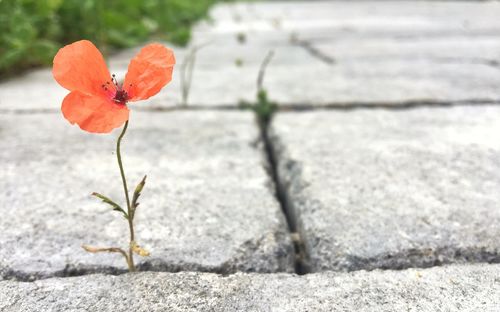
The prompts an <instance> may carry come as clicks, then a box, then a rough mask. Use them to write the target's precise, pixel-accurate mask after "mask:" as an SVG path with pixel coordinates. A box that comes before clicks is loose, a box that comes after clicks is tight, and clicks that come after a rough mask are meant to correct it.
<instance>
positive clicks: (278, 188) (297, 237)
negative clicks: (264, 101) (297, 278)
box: [258, 118, 307, 275]
mask: <svg viewBox="0 0 500 312" xmlns="http://www.w3.org/2000/svg"><path fill="white" fill-rule="evenodd" d="M271 122H272V118H270V119H269V120H268V121H261V120H258V124H259V129H260V133H261V138H262V142H263V143H264V152H265V153H266V156H267V160H268V164H269V175H270V177H271V179H272V181H273V184H274V188H275V196H276V199H277V201H278V203H279V204H280V207H281V210H282V212H283V214H284V216H285V220H286V223H287V225H288V232H289V233H290V238H291V240H292V242H293V246H294V256H295V273H297V274H299V275H302V274H305V273H307V270H306V268H305V266H304V259H305V256H306V253H305V251H304V245H303V240H302V239H301V234H300V233H299V232H297V227H296V218H295V216H294V214H293V211H292V210H291V208H290V204H289V202H288V201H287V196H286V193H285V192H286V190H285V189H284V187H283V185H282V182H281V181H280V179H279V175H278V167H277V158H276V155H275V151H274V147H273V144H272V141H271V139H270V138H269V133H268V131H269V124H270V123H271Z"/></svg>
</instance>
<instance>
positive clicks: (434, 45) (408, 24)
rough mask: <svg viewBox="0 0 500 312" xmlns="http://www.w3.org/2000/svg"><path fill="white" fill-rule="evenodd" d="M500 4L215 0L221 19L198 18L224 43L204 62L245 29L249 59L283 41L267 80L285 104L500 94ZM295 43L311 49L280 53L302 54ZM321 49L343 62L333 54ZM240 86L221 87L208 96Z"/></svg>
mask: <svg viewBox="0 0 500 312" xmlns="http://www.w3.org/2000/svg"><path fill="white" fill-rule="evenodd" d="M499 13H500V5H499V4H498V3H496V2H473V3H471V2H463V1H460V2H453V1H450V2H431V1H397V2H396V1H376V2H369V1H302V2H300V1H293V2H280V1H273V2H267V3H260V2H259V3H236V4H227V5H219V6H217V7H215V8H214V10H213V11H212V14H211V15H212V17H213V22H207V23H201V24H200V25H199V26H198V28H197V29H196V30H195V33H194V42H207V41H213V42H215V43H219V44H216V45H215V46H216V47H215V48H214V51H210V50H208V49H207V50H205V51H200V63H203V59H205V60H207V61H208V62H211V63H212V64H214V63H215V64H224V63H230V62H231V61H230V60H227V57H226V55H227V53H229V54H231V53H232V52H226V51H234V47H233V46H234V45H236V43H235V42H236V40H235V38H236V37H237V36H238V35H239V34H245V36H246V38H247V43H246V44H244V46H246V47H247V49H246V50H244V52H242V53H241V56H240V57H241V58H242V59H249V60H250V63H252V60H254V59H258V58H262V56H260V55H262V51H263V50H269V49H275V50H276V52H277V53H276V59H275V60H274V61H273V62H272V63H271V65H270V66H269V69H268V72H267V74H266V88H267V89H268V91H269V93H270V96H271V97H272V98H273V99H275V100H276V101H278V102H280V103H282V104H292V105H295V104H297V105H328V104H334V105H350V104H356V103H359V102H362V103H366V104H368V105H369V104H374V103H383V104H393V105H397V104H400V103H401V102H413V101H431V102H450V101H466V100H475V101H477V100H485V101H498V100H499V99H500V93H499V92H498V88H497V86H498V85H499V83H500V71H499V70H498V64H499V61H500V59H499V57H498V55H500V54H499V52H500V40H498V38H497V37H498V36H497V35H496V34H497V33H498V31H499V30H500V22H499V20H498V18H497V16H498V14H499ZM231 39H233V40H231ZM292 39H293V40H292ZM294 48H300V49H303V50H304V51H303V52H305V54H304V55H303V56H301V57H297V58H296V59H295V60H294V61H293V62H288V63H287V62H282V61H280V59H279V58H283V59H286V58H287V57H286V56H283V55H288V54H291V55H297V52H294ZM221 50H224V53H220V51H221ZM318 54H319V55H320V56H322V57H324V56H326V57H329V58H331V59H333V60H334V61H335V62H334V63H333V64H327V63H325V62H323V61H321V57H318ZM257 56H259V57H257ZM255 66H257V65H255ZM197 70H199V71H202V72H203V71H204V69H203V68H202V67H199V68H197ZM200 75H202V73H200ZM221 76H222V77H219V78H218V79H217V81H216V82H214V83H220V85H219V86H218V87H217V86H216V85H213V84H210V86H211V89H215V90H219V89H220V90H226V89H225V86H226V85H227V84H228V82H230V81H231V80H226V79H224V78H223V77H224V76H225V75H221ZM251 78H252V79H250V80H249V81H248V82H247V84H250V81H251V80H253V76H251ZM247 79H249V77H247V76H245V75H242V77H241V78H240V80H247ZM193 91H195V92H194V94H193V100H194V99H197V91H196V88H195V89H194V90H193ZM230 93H232V92H230ZM238 96H241V94H234V95H232V94H227V93H225V94H224V98H221V97H217V96H215V95H214V96H213V97H212V96H210V97H208V98H205V99H204V102H202V103H203V104H207V105H208V104H210V103H211V102H217V99H220V100H222V102H224V103H226V100H227V99H229V98H230V97H234V98H235V100H236V98H237V97H238ZM219 102H220V101H219ZM233 102H234V101H233Z"/></svg>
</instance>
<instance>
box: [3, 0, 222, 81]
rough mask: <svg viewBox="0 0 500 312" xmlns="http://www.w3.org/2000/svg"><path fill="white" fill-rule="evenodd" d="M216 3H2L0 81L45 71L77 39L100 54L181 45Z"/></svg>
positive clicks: (67, 0) (205, 0)
mask: <svg viewBox="0 0 500 312" xmlns="http://www.w3.org/2000/svg"><path fill="white" fill-rule="evenodd" d="M216 1H217V0H0V78H2V77H5V76H7V75H11V74H14V73H17V72H19V71H20V70H23V69H26V68H30V67H34V66H39V65H48V64H50V63H51V62H52V58H53V57H54V55H55V53H56V52H57V50H58V49H59V48H60V47H61V46H63V45H64V44H68V43H71V42H73V41H77V40H80V39H88V40H91V41H92V42H94V43H95V44H96V45H97V46H98V47H99V48H100V49H101V51H105V52H106V51H108V52H109V51H110V50H112V49H116V48H124V47H130V46H134V45H137V44H140V43H141V42H144V41H146V40H148V39H149V38H156V39H163V40H168V41H170V42H173V43H175V44H179V45H185V44H186V43H187V42H188V41H189V38H190V26H191V25H192V24H193V23H194V22H195V21H197V20H198V19H200V18H203V17H205V16H206V14H207V11H208V9H209V7H210V6H211V5H212V4H213V3H214V2H216Z"/></svg>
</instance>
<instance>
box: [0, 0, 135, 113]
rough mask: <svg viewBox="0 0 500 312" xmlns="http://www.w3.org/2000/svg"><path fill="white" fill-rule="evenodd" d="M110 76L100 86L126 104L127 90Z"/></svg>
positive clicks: (115, 99) (114, 98)
mask: <svg viewBox="0 0 500 312" xmlns="http://www.w3.org/2000/svg"><path fill="white" fill-rule="evenodd" d="M0 1H1V0H0ZM111 77H112V78H111V81H106V83H104V84H102V88H103V89H104V91H106V92H107V94H108V96H110V98H111V99H112V100H113V101H114V102H115V103H118V104H122V105H125V104H127V101H128V99H129V97H128V93H127V91H125V90H123V88H122V87H121V86H120V85H118V81H117V80H116V76H115V74H113V75H111ZM111 83H113V84H114V85H115V89H116V91H115V94H110V93H109V92H111V90H109V89H108V86H109V85H111ZM130 86H132V85H130Z"/></svg>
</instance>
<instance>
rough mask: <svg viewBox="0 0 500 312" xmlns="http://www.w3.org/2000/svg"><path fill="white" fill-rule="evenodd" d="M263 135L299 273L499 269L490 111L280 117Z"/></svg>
mask: <svg viewBox="0 0 500 312" xmlns="http://www.w3.org/2000/svg"><path fill="white" fill-rule="evenodd" d="M269 137H270V140H271V143H272V145H273V147H274V154H275V155H274V156H275V158H276V159H277V161H278V167H277V168H278V175H279V179H280V181H281V183H282V185H281V187H282V189H283V190H284V193H285V194H286V197H287V201H288V203H287V205H288V209H289V210H290V213H291V214H292V215H294V217H293V218H294V220H298V221H297V224H296V225H295V226H296V227H297V229H298V231H299V232H300V233H301V235H302V240H303V242H304V246H305V250H306V252H307V254H308V259H307V260H306V267H307V268H308V269H309V270H311V271H321V270H325V269H326V270H328V269H332V270H358V269H373V268H405V267H413V266H416V267H427V266H433V265H439V264H442V263H450V262H499V261H500V241H499V240H498V237H500V227H499V226H498V225H499V224H500V210H499V203H500V192H499V191H498V190H499V189H500V176H499V174H498V173H499V172H500V107H496V106H476V107H473V106H469V107H466V106H464V107H453V108H451V107H448V108H418V109H409V110H382V109H359V110H352V111H351V110H350V111H315V112H299V113H292V112H290V113H280V114H278V115H276V118H275V119H274V121H273V123H272V126H271V129H270V134H269Z"/></svg>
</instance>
